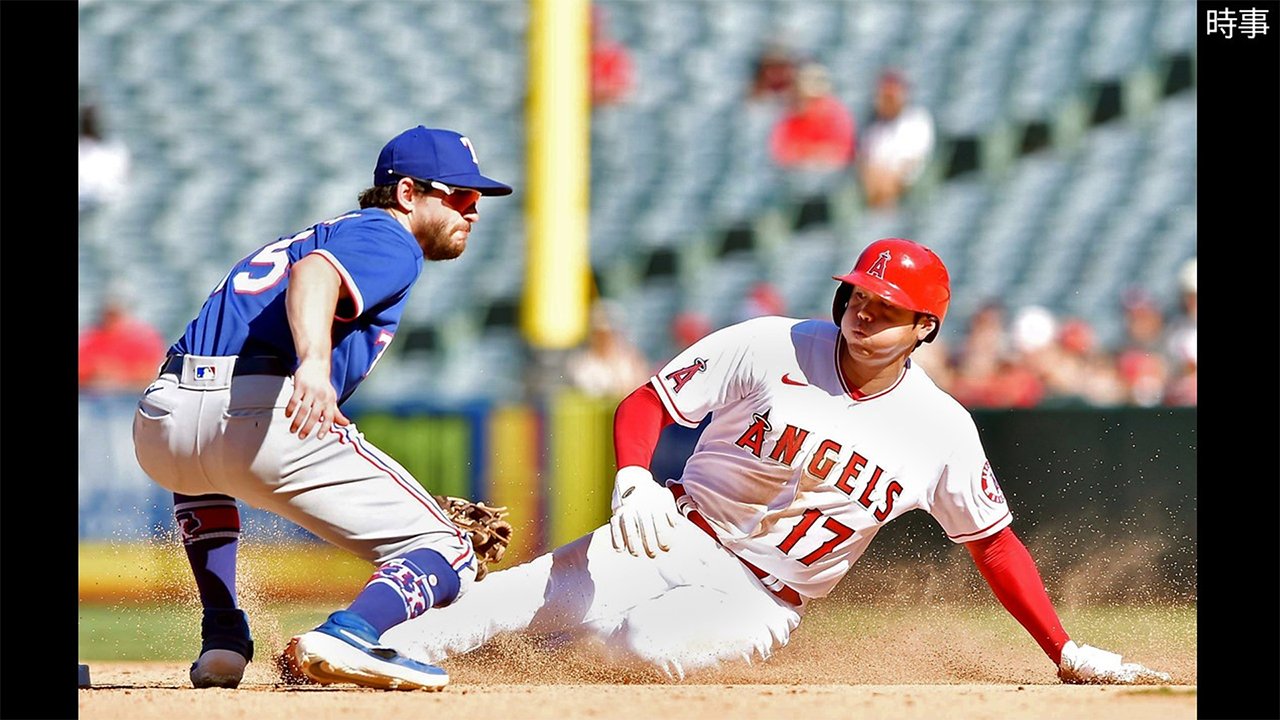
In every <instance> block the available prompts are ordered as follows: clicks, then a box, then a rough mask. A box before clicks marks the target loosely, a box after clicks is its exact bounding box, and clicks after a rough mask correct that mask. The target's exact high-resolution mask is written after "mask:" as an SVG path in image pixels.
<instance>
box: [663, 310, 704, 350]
mask: <svg viewBox="0 0 1280 720" xmlns="http://www.w3.org/2000/svg"><path fill="white" fill-rule="evenodd" d="M710 332H711V321H710V320H708V319H707V317H706V316H705V315H703V314H702V313H700V312H696V311H693V310H684V311H681V312H678V313H676V315H675V317H673V318H671V344H672V345H673V346H674V347H677V348H685V347H688V346H690V345H692V344H694V343H695V342H697V341H699V340H701V339H702V338H704V337H706V336H707V334H708V333H710Z"/></svg>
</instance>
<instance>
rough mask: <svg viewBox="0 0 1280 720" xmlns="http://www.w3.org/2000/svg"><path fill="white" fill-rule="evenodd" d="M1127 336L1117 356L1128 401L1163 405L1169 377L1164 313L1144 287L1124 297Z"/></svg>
mask: <svg viewBox="0 0 1280 720" xmlns="http://www.w3.org/2000/svg"><path fill="white" fill-rule="evenodd" d="M1123 311H1124V328H1125V336H1124V340H1123V341H1122V342H1121V345H1120V350H1119V352H1118V354H1117V356H1116V365H1117V367H1118V369H1119V370H1120V377H1121V379H1123V380H1124V384H1125V389H1126V391H1127V393H1128V401H1129V402H1130V403H1132V404H1135V405H1141V406H1144V407H1150V406H1153V405H1159V404H1160V403H1161V402H1162V399H1163V396H1164V388H1165V384H1166V383H1167V382H1168V380H1169V367H1168V362H1167V360H1166V357H1165V354H1164V352H1165V347H1164V315H1163V313H1161V311H1160V308H1159V307H1158V306H1157V305H1156V303H1155V301H1154V300H1153V299H1152V298H1151V297H1150V296H1149V295H1148V294H1147V293H1146V292H1145V291H1143V290H1141V289H1138V288H1134V289H1131V290H1128V291H1126V292H1125V294H1124V298H1123Z"/></svg>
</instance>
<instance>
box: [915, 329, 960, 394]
mask: <svg viewBox="0 0 1280 720" xmlns="http://www.w3.org/2000/svg"><path fill="white" fill-rule="evenodd" d="M951 353H952V350H951V346H950V345H948V344H947V341H946V339H945V338H943V337H942V335H941V334H939V335H938V337H936V338H934V339H933V342H927V343H925V344H923V345H921V346H920V347H918V348H916V349H915V352H913V353H911V362H913V363H919V364H920V367H922V368H924V371H925V372H926V373H928V375H929V377H930V379H932V380H933V384H934V385H937V386H938V387H939V388H941V389H942V390H943V392H946V393H951V394H952V395H953V396H954V393H953V392H952V391H953V390H954V389H955V375H956V371H955V367H954V366H953V364H952V357H951Z"/></svg>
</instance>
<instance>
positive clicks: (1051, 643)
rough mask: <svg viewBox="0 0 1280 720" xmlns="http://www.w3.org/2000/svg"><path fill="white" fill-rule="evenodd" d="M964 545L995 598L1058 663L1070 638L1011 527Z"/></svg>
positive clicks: (1027, 554)
mask: <svg viewBox="0 0 1280 720" xmlns="http://www.w3.org/2000/svg"><path fill="white" fill-rule="evenodd" d="M965 547H966V548H968V549H969V554H970V555H972V556H973V562H974V563H975V564H976V565H977V566H978V571H979V572H981V573H982V577H983V578H985V579H986V581H987V584H988V585H990V586H991V591H992V592H993V593H995V596H996V599H997V600H999V601H1000V604H1001V605H1003V606H1004V608H1005V610H1008V611H1009V614H1010V615H1013V617H1014V618H1015V619H1016V620H1017V621H1018V622H1019V623H1021V625H1022V627H1024V628H1026V630H1027V632H1029V633H1031V637H1032V638H1034V639H1035V641H1036V642H1037V643H1039V644H1040V649H1041V650H1044V652H1045V654H1046V655H1048V656H1049V659H1050V660H1052V661H1053V664H1054V665H1057V664H1058V662H1059V660H1060V659H1061V657H1062V646H1063V645H1065V644H1066V642H1067V641H1068V640H1069V639H1070V638H1069V637H1068V636H1067V633H1066V631H1065V630H1063V629H1062V622H1061V621H1060V620H1059V619H1058V613H1057V612H1056V611H1055V610H1054V609H1053V603H1052V602H1051V601H1050V600H1049V595H1048V593H1046V592H1045V589H1044V581H1043V580H1041V579H1040V571H1039V570H1037V569H1036V564H1035V561H1034V560H1032V558H1031V553H1030V552H1028V551H1027V548H1026V546H1025V545H1023V544H1022V541H1021V540H1019V539H1018V536H1017V535H1014V534H1013V528H1009V527H1006V528H1004V529H1003V530H1001V531H1000V532H998V533H996V534H995V535H992V536H991V537H988V538H983V539H982V540H975V541H973V542H969V543H965Z"/></svg>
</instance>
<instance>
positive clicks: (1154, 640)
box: [79, 600, 1196, 662]
mask: <svg viewBox="0 0 1280 720" xmlns="http://www.w3.org/2000/svg"><path fill="white" fill-rule="evenodd" d="M335 609H337V606H335V605H333V604H318V603H301V604H296V603H295V604H284V603H260V604H257V605H251V606H250V607H249V614H250V619H251V623H252V627H253V628H254V641H255V643H256V644H257V647H259V648H261V649H262V652H263V653H271V652H274V650H276V649H278V648H282V647H283V646H284V643H286V642H287V641H288V638H289V637H290V636H292V635H293V634H295V633H297V632H300V631H303V630H308V629H310V628H312V627H314V626H315V625H317V624H318V623H320V622H321V621H323V620H324V618H325V616H327V615H328V613H330V612H331V611H333V610H335ZM1061 617H1062V621H1063V624H1064V626H1065V627H1067V628H1068V629H1069V630H1070V631H1071V634H1072V635H1073V636H1075V637H1080V638H1084V639H1085V640H1084V641H1085V642H1088V641H1089V639H1093V638H1099V639H1100V640H1094V642H1098V643H1102V644H1107V643H1111V644H1113V645H1114V646H1116V647H1123V648H1126V649H1127V650H1130V651H1133V650H1137V649H1139V648H1143V647H1153V646H1157V645H1159V644H1167V645H1168V646H1170V647H1190V648H1194V647H1195V642H1196V611H1195V608H1194V607H1142V608H1134V607H1093V608H1069V609H1064V610H1062V611H1061ZM957 624H963V626H964V630H963V632H965V633H966V634H969V635H972V636H981V637H987V638H991V639H992V640H997V641H1000V642H1008V643H1013V644H1014V646H1017V645H1020V644H1023V643H1025V642H1026V631H1025V630H1023V629H1022V627H1021V626H1020V625H1018V624H1017V622H1016V621H1014V620H1013V618H1012V617H1010V616H1009V615H1008V613H1006V612H1005V611H1004V610H1003V609H1002V608H1000V607H999V606H998V605H995V604H992V605H983V606H976V607H958V606H917V605H913V606H893V607H865V606H855V605H852V604H849V603H844V602H830V603H826V604H822V603H815V604H814V606H813V607H812V608H811V610H810V611H809V613H808V615H807V616H806V617H805V620H804V622H803V623H801V630H800V632H798V634H797V636H796V640H797V641H808V639H809V638H822V637H829V636H832V635H834V634H841V633H850V632H855V633H858V634H871V633H885V632H901V630H902V629H903V628H911V627H921V626H942V627H954V626H955V625H957ZM199 628H200V610H199V607H198V606H197V605H196V604H195V603H194V602H191V603H190V604H175V603H167V602H160V603H157V602H152V601H142V600H139V601H122V602H114V603H109V604H90V603H82V604H81V606H80V626H79V654H80V661H81V662H90V661H94V660H99V661H107V660H127V661H188V660H190V659H192V658H194V657H195V656H196V654H197V653H198V651H199V648H200V638H199V636H200V630H199ZM264 656H265V655H264Z"/></svg>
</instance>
